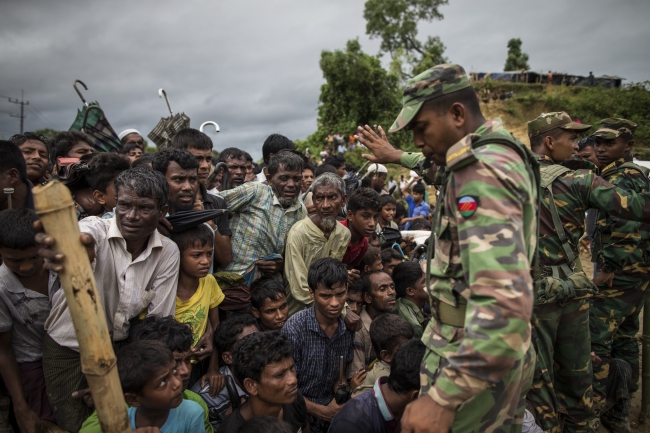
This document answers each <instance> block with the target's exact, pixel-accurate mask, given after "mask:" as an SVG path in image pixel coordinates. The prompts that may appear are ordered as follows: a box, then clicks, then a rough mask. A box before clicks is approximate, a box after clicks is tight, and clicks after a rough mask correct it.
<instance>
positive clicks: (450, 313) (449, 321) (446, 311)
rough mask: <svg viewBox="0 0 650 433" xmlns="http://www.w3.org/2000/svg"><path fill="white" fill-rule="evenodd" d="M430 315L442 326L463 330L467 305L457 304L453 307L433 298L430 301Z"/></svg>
mask: <svg viewBox="0 0 650 433" xmlns="http://www.w3.org/2000/svg"><path fill="white" fill-rule="evenodd" d="M431 314H432V315H433V317H434V318H435V319H436V320H437V321H438V322H440V323H442V324H444V325H449V326H455V327H457V328H464V327H465V315H466V314H467V304H458V306H457V307H454V306H452V305H449V304H447V303H444V302H442V301H440V300H439V299H435V298H434V299H432V300H431Z"/></svg>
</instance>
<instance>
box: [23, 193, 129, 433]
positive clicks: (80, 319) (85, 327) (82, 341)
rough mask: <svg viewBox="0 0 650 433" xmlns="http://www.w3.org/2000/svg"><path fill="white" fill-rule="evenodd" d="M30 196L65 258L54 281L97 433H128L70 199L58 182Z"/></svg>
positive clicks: (110, 348)
mask: <svg viewBox="0 0 650 433" xmlns="http://www.w3.org/2000/svg"><path fill="white" fill-rule="evenodd" d="M33 194H34V206H35V207H36V213H37V214H38V216H39V217H40V220H41V222H42V223H43V228H44V230H45V232H46V233H48V234H49V235H50V236H52V237H54V239H55V240H56V243H55V244H54V246H53V247H52V249H53V250H54V251H58V252H62V253H64V254H65V259H64V260H63V263H62V265H63V270H62V271H61V272H59V278H60V279H61V286H62V287H63V290H64V292H65V298H66V302H67V303H68V309H69V310H70V315H71V316H72V323H73V324H74V330H75V333H76V334H77V340H78V341H79V355H80V356H81V370H82V371H83V373H84V374H85V376H86V379H87V380H88V385H89V386H90V393H91V394H92V397H93V401H94V402H95V408H96V409H97V415H98V417H99V423H100V425H101V428H102V432H103V433H127V432H128V433H131V432H132V430H131V427H130V425H129V419H128V416H127V412H126V403H125V402H124V394H123V393H122V386H121V385H120V379H119V376H118V374H117V368H115V361H116V357H115V352H113V346H112V344H111V338H110V336H109V335H108V328H107V326H106V317H105V316H104V309H103V308H102V305H101V302H100V300H99V296H98V294H97V287H96V284H95V277H94V275H93V272H92V268H91V266H90V261H89V260H88V253H87V252H86V248H85V247H84V245H83V244H82V243H81V241H80V234H81V233H80V232H79V225H78V224H77V216H76V213H75V208H74V202H73V201H72V196H71V195H70V192H69V191H68V188H66V187H65V186H64V185H63V184H61V183H60V182H57V181H52V182H49V183H47V184H46V185H43V186H37V187H35V188H34V189H33Z"/></svg>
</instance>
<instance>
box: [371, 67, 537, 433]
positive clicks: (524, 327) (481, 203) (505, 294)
mask: <svg viewBox="0 0 650 433" xmlns="http://www.w3.org/2000/svg"><path fill="white" fill-rule="evenodd" d="M403 105H404V107H403V109H402V111H401V113H400V114H399V116H398V118H397V120H396V121H395V123H394V124H393V126H392V128H391V131H397V130H400V129H402V128H404V127H407V126H408V127H409V128H410V129H412V130H413V133H414V143H415V146H416V147H419V148H422V150H423V154H424V157H426V158H427V159H428V160H430V161H433V162H434V163H435V164H436V165H438V166H444V167H445V170H444V173H439V175H438V178H439V179H440V180H441V185H442V188H441V191H440V197H439V198H438V206H436V217H435V226H434V227H435V229H434V231H433V237H434V239H432V242H431V244H433V241H435V257H434V258H433V260H432V261H428V262H427V266H428V267H427V268H426V269H425V271H426V272H428V274H427V277H428V278H427V280H428V285H427V287H428V288H429V294H430V299H431V307H432V312H433V313H434V314H433V316H434V317H433V318H432V320H431V321H430V323H429V325H428V326H427V328H426V330H425V331H424V335H423V337H422V341H423V342H424V343H425V344H426V346H427V351H426V353H425V357H424V361H423V365H422V370H421V380H422V388H421V393H420V394H421V397H420V398H419V399H417V400H416V401H414V402H413V403H411V404H410V405H409V406H407V408H406V410H405V412H404V415H403V417H402V432H418V433H419V432H444V433H447V432H448V430H449V429H450V428H451V429H452V431H453V432H454V433H464V432H485V431H489V432H495V433H506V432H508V433H511V432H513V433H514V432H519V431H521V423H522V420H523V414H524V396H525V394H526V392H527V391H528V389H529V387H530V385H531V382H532V377H533V369H534V364H535V353H534V350H533V348H532V345H531V326H530V320H531V316H532V307H533V290H532V289H533V287H532V283H533V281H532V277H531V274H530V266H531V260H532V259H533V255H534V251H535V245H536V241H537V232H536V225H537V215H536V206H537V186H536V183H537V175H538V173H537V169H536V167H533V165H534V160H533V156H532V153H530V151H528V150H527V149H526V148H525V147H524V146H523V145H522V144H521V143H518V142H517V141H516V140H515V139H514V138H513V137H512V136H511V135H510V134H509V133H508V132H507V131H506V130H505V129H504V128H503V125H502V123H501V121H500V119H494V120H489V121H486V120H485V119H484V118H483V115H482V114H481V111H480V107H479V104H478V99H477V97H476V93H475V90H474V89H473V88H472V87H471V85H470V83H469V80H468V78H467V75H466V74H465V71H464V70H463V68H461V67H460V66H458V65H450V64H445V65H438V66H436V67H434V68H432V69H429V70H427V71H425V72H423V73H421V74H420V75H418V76H416V77H414V78H412V79H411V80H409V82H408V84H407V87H406V88H405V90H404V98H403ZM360 132H361V133H362V134H363V137H360V140H361V142H362V143H364V144H365V145H366V146H367V147H368V148H370V149H371V150H372V151H373V153H374V156H372V155H367V157H368V159H370V160H371V161H373V162H374V161H377V162H386V163H399V162H400V161H401V162H402V163H403V165H405V166H406V167H409V168H415V167H416V166H417V165H418V163H421V162H422V156H421V155H418V154H410V155H409V154H405V153H403V152H401V151H399V150H396V149H394V148H392V146H390V144H388V142H387V141H386V140H385V139H384V138H383V134H382V136H379V135H377V134H376V133H374V132H373V131H372V130H371V129H370V128H369V127H368V126H366V127H365V128H363V130H360ZM429 257H430V255H429Z"/></svg>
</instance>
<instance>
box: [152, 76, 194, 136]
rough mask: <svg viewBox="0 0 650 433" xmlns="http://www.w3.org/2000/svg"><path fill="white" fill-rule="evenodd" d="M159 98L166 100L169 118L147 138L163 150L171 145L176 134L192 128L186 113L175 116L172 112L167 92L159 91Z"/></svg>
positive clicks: (157, 126)
mask: <svg viewBox="0 0 650 433" xmlns="http://www.w3.org/2000/svg"><path fill="white" fill-rule="evenodd" d="M158 96H159V97H160V98H165V103H167V109H168V110H169V117H163V118H161V119H160V121H159V122H158V124H157V125H156V126H155V127H154V128H153V130H152V131H151V132H150V133H149V135H147V137H149V138H150V139H151V141H153V142H154V143H155V144H156V146H158V148H159V149H163V148H165V147H168V146H169V145H170V144H171V140H172V137H173V136H174V134H176V133H177V132H178V131H180V130H183V129H187V128H189V127H190V118H189V117H187V116H186V115H185V113H176V114H174V113H173V112H172V107H171V105H170V104H169V98H167V92H165V89H162V88H161V89H158Z"/></svg>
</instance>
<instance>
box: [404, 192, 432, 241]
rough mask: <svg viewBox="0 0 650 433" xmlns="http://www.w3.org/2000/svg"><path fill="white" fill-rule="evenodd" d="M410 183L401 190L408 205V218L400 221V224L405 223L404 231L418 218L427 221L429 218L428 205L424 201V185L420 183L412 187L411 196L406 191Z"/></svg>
mask: <svg viewBox="0 0 650 433" xmlns="http://www.w3.org/2000/svg"><path fill="white" fill-rule="evenodd" d="M414 180H415V179H414ZM412 182H413V181H411V182H410V183H409V185H408V186H407V187H406V188H404V189H403V190H402V194H403V195H404V199H405V200H406V202H407V203H408V205H409V216H408V218H404V219H402V224H404V223H406V226H405V229H406V230H408V229H409V227H410V226H411V222H412V221H414V220H416V219H420V218H423V219H427V218H428V217H429V205H428V204H427V202H425V201H424V193H425V189H424V185H423V184H422V183H420V182H418V183H416V184H415V185H414V186H413V192H412V194H409V193H408V189H409V186H410V185H411V183H412Z"/></svg>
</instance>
